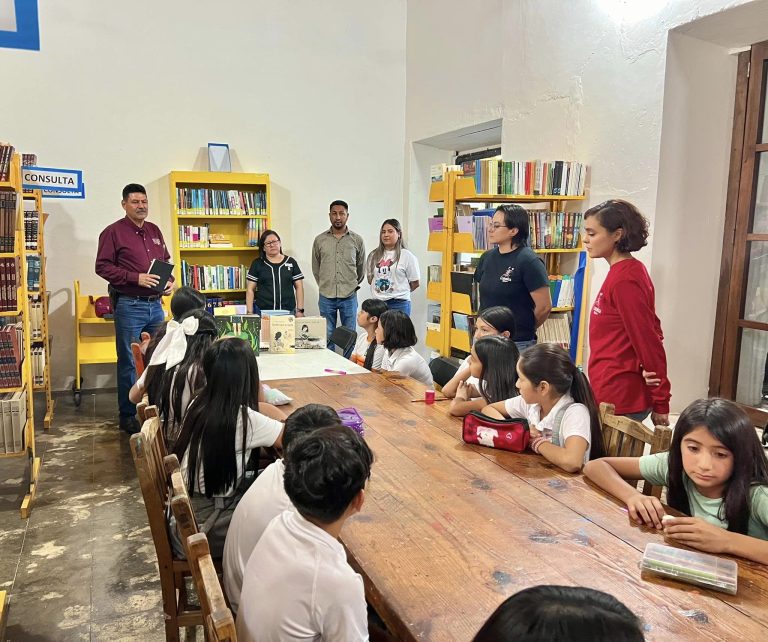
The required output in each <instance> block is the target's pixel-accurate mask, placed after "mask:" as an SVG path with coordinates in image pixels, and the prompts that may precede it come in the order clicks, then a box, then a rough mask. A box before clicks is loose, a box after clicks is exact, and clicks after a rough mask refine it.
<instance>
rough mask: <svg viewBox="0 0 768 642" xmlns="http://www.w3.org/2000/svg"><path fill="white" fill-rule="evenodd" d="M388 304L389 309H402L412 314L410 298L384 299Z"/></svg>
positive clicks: (409, 314)
mask: <svg viewBox="0 0 768 642" xmlns="http://www.w3.org/2000/svg"><path fill="white" fill-rule="evenodd" d="M384 303H386V304H387V309H388V310H402V311H403V312H405V313H406V314H407V315H408V316H411V300H410V299H389V300H388V301H384Z"/></svg>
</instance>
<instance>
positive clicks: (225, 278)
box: [181, 261, 248, 292]
mask: <svg viewBox="0 0 768 642" xmlns="http://www.w3.org/2000/svg"><path fill="white" fill-rule="evenodd" d="M247 273H248V268H246V267H245V266H244V265H237V266H233V265H192V264H190V263H189V262H187V261H182V262H181V284H182V285H189V286H191V287H193V288H195V289H196V290H200V291H201V292H203V291H205V290H244V289H245V277H246V274H247Z"/></svg>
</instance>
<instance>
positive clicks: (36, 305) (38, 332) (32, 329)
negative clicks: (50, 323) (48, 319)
mask: <svg viewBox="0 0 768 642" xmlns="http://www.w3.org/2000/svg"><path fill="white" fill-rule="evenodd" d="M29 336H30V337H32V341H42V340H43V302H42V301H40V299H39V297H36V298H30V301H29Z"/></svg>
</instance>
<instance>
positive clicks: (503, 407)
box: [483, 343, 605, 473]
mask: <svg viewBox="0 0 768 642" xmlns="http://www.w3.org/2000/svg"><path fill="white" fill-rule="evenodd" d="M517 388H518V390H519V391H520V396H519V397H513V398H512V399H507V400H506V401H499V402H497V403H494V404H491V405H490V406H486V407H485V408H484V409H483V414H485V415H488V416H489V417H494V418H496V419H504V418H507V417H522V418H524V419H527V420H528V425H529V427H530V431H531V442H530V448H531V450H532V451H533V452H535V453H536V454H539V455H542V456H543V457H544V458H545V459H546V460H548V461H550V462H552V463H553V464H555V466H558V467H559V468H562V469H563V470H564V471H566V472H569V473H577V472H579V471H580V470H581V468H582V466H583V465H584V464H585V463H586V462H587V461H589V460H590V459H597V458H598V457H604V456H605V446H604V445H603V434H602V431H601V427H600V417H599V415H598V412H597V405H596V404H595V398H594V396H593V395H592V389H591V388H590V387H589V382H588V381H587V378H586V376H584V373H583V372H581V370H579V369H578V368H577V367H576V366H575V365H574V364H573V362H572V361H571V358H570V356H569V355H568V353H567V352H566V351H565V350H563V349H562V348H561V347H560V346H558V345H555V344H553V343H539V344H537V345H535V346H531V347H530V348H528V349H526V350H523V351H522V352H521V353H520V357H519V359H518V360H517Z"/></svg>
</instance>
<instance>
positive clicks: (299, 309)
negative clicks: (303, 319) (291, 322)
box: [296, 308, 304, 314]
mask: <svg viewBox="0 0 768 642" xmlns="http://www.w3.org/2000/svg"><path fill="white" fill-rule="evenodd" d="M296 312H301V313H302V314H304V308H296Z"/></svg>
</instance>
